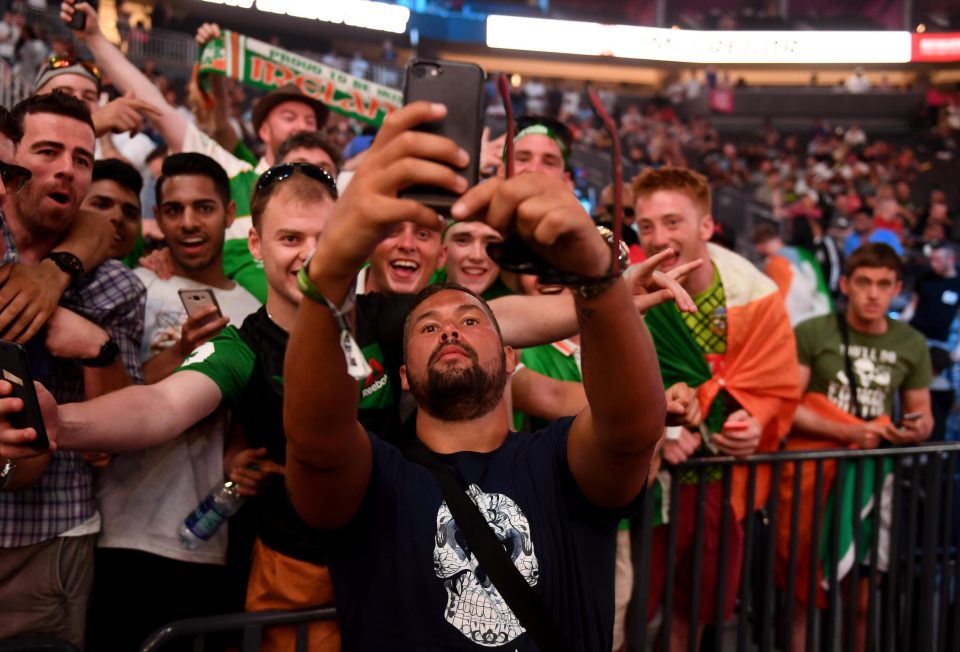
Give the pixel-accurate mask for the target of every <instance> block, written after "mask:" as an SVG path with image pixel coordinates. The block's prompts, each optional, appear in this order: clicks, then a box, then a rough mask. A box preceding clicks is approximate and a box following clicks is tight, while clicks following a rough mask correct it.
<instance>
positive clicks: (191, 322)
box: [177, 288, 230, 357]
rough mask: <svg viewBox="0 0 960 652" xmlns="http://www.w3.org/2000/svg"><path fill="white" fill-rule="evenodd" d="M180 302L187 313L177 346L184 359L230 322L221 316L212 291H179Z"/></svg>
mask: <svg viewBox="0 0 960 652" xmlns="http://www.w3.org/2000/svg"><path fill="white" fill-rule="evenodd" d="M179 294H180V300H181V301H182V302H183V308H184V310H186V311H187V321H186V322H184V324H183V327H182V328H181V329H180V341H179V342H178V343H177V346H179V348H180V354H181V355H183V356H184V357H186V356H188V355H190V354H191V353H192V352H193V350H194V349H196V348H197V347H198V346H200V345H201V344H203V343H204V342H206V341H208V340H210V339H211V338H213V337H216V336H217V334H218V333H219V332H220V331H221V330H222V329H223V327H224V326H226V325H227V324H228V323H229V322H230V320H229V319H228V318H227V317H224V316H223V313H222V312H221V311H220V305H219V304H218V303H217V297H216V296H215V295H214V293H213V290H210V289H206V288H204V289H198V290H180V292H179Z"/></svg>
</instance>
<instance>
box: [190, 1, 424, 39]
mask: <svg viewBox="0 0 960 652" xmlns="http://www.w3.org/2000/svg"><path fill="white" fill-rule="evenodd" d="M204 2H211V3H213V4H218V5H227V6H229V7H241V8H243V9H250V8H251V7H253V6H254V4H256V7H257V9H258V10H259V11H265V12H268V13H272V14H286V15H287V16H293V17H295V18H310V19H313V20H322V21H324V22H327V23H340V24H343V25H349V26H350V27H363V28H365V29H376V30H381V31H384V32H394V33H395V34H403V33H404V32H405V31H407V22H408V21H409V20H410V10H409V9H407V8H406V7H401V6H400V5H392V4H387V3H385V2H368V1H366V0H340V1H339V2H305V1H304V0H256V2H254V0H204Z"/></svg>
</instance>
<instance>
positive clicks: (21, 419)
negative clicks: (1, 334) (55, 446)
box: [0, 342, 50, 451]
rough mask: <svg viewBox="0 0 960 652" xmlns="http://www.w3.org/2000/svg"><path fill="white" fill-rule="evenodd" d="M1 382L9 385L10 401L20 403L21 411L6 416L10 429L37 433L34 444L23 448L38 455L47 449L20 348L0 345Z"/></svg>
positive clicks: (38, 409)
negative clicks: (18, 400)
mask: <svg viewBox="0 0 960 652" xmlns="http://www.w3.org/2000/svg"><path fill="white" fill-rule="evenodd" d="M0 379H2V380H5V381H7V382H8V383H10V384H11V385H12V387H13V391H12V392H11V394H10V396H11V397H13V398H19V399H20V400H21V401H23V409H22V410H20V411H19V412H15V413H11V414H9V416H8V420H9V421H10V425H11V426H13V427H14V428H17V429H23V428H33V429H34V430H35V431H36V433H37V436H36V438H34V440H33V441H29V442H23V444H22V445H23V446H27V447H29V448H32V449H34V450H38V451H45V450H47V449H48V448H50V440H49V438H48V437H47V429H46V427H45V426H44V422H43V413H42V412H41V410H40V399H39V398H38V397H37V390H36V387H34V385H33V375H32V374H31V373H30V363H29V361H28V359H27V352H26V350H25V349H24V348H23V347H22V346H20V345H19V344H14V343H12V342H0Z"/></svg>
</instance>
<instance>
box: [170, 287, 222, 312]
mask: <svg viewBox="0 0 960 652" xmlns="http://www.w3.org/2000/svg"><path fill="white" fill-rule="evenodd" d="M177 294H179V295H180V301H181V302H183V309H184V310H186V311H187V316H188V317H194V318H195V317H197V316H198V315H200V314H201V313H205V312H207V311H208V310H209V309H210V308H211V307H216V309H217V310H216V312H215V313H213V314H214V315H216V317H215V318H216V319H219V318H221V317H223V313H222V312H221V311H220V304H219V303H217V297H216V295H215V294H214V293H213V290H210V289H207V288H201V289H197V290H180V291H179V292H178V293H177Z"/></svg>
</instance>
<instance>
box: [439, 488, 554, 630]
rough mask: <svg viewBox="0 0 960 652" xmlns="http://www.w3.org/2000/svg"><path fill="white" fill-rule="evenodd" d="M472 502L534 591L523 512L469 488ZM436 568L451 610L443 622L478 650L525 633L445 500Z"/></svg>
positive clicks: (533, 559)
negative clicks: (478, 558)
mask: <svg viewBox="0 0 960 652" xmlns="http://www.w3.org/2000/svg"><path fill="white" fill-rule="evenodd" d="M467 493H468V495H469V496H470V499H471V500H473V502H474V503H475V504H476V505H477V506H478V507H479V508H480V512H481V513H482V514H483V516H484V518H485V519H486V521H487V523H488V524H489V526H490V527H491V529H492V530H493V531H494V533H495V534H496V536H497V539H498V540H499V541H500V543H501V544H503V547H504V548H505V549H506V551H507V553H508V554H509V555H510V558H511V559H512V560H513V563H514V565H516V567H517V569H518V570H519V571H520V574H521V575H522V576H523V578H524V579H525V580H526V581H527V583H528V584H529V585H530V586H535V585H536V584H537V579H538V577H539V564H538V562H537V556H536V554H535V552H534V549H533V540H532V539H531V536H530V524H529V522H528V521H527V517H526V516H525V515H524V513H523V512H522V511H521V510H520V507H519V506H518V505H517V504H516V503H515V502H514V501H513V500H512V499H511V498H509V497H508V496H505V495H503V494H497V493H491V494H488V493H484V492H483V491H482V490H481V489H480V488H479V487H477V486H476V485H470V487H469V489H468V491H467ZM433 568H434V571H435V572H436V574H437V577H439V578H441V579H443V580H444V583H443V586H444V589H445V590H446V592H447V606H446V609H445V610H444V617H445V618H446V620H447V622H448V623H450V624H451V625H453V626H454V627H455V628H457V630H459V631H460V633H461V634H463V635H464V636H465V637H467V639H469V640H470V641H471V642H472V643H475V644H477V645H483V646H485V647H496V646H499V645H505V644H507V643H509V642H510V641H512V640H514V639H515V638H517V637H518V636H520V635H521V634H523V633H524V631H525V630H524V628H523V626H522V625H521V624H520V621H519V620H517V617H516V616H514V615H513V611H512V610H511V609H510V607H509V606H508V605H507V603H506V602H505V601H504V599H503V597H501V595H500V592H499V591H498V590H497V587H495V586H494V585H493V582H492V581H491V580H490V578H489V577H487V575H486V573H484V571H483V569H482V568H479V566H478V563H477V558H476V557H475V556H474V554H473V552H472V551H470V549H469V547H468V546H467V542H466V540H465V538H464V536H463V534H462V533H461V532H460V530H459V528H458V527H457V524H456V521H454V519H453V515H452V514H451V513H450V508H449V507H447V503H446V501H444V502H443V504H441V505H440V509H439V511H438V512H437V538H436V543H435V546H434V549H433Z"/></svg>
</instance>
